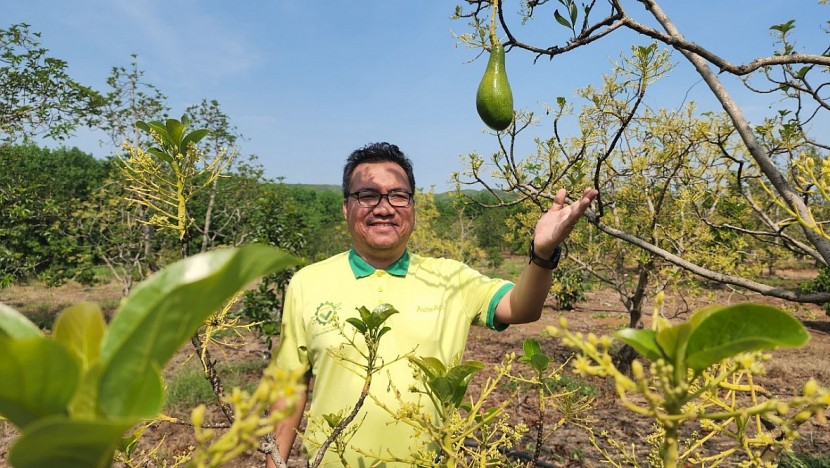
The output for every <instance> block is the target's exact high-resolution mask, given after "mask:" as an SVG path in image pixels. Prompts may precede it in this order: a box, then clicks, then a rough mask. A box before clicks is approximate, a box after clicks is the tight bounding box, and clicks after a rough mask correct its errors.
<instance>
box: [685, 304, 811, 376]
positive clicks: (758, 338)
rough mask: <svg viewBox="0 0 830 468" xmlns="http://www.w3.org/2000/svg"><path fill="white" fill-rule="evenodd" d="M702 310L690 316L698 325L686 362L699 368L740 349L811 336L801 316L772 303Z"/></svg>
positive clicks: (803, 340) (798, 342) (798, 341)
mask: <svg viewBox="0 0 830 468" xmlns="http://www.w3.org/2000/svg"><path fill="white" fill-rule="evenodd" d="M700 313H701V312H697V313H695V315H694V316H692V318H691V319H690V322H694V323H695V326H694V329H693V331H692V333H691V335H690V336H689V342H688V345H687V346H686V363H687V365H688V366H689V367H690V368H691V369H694V370H696V371H700V370H703V369H705V368H707V367H709V366H711V365H712V364H715V363H717V362H719V361H721V360H723V359H727V358H730V357H733V356H735V355H737V354H739V353H743V352H749V351H760V350H764V349H772V348H777V347H779V346H789V347H797V346H802V345H804V344H805V343H806V342H807V340H809V339H810V335H809V333H807V330H806V329H805V328H804V326H803V325H802V324H801V322H799V321H798V319H796V318H795V317H793V316H792V315H790V314H788V313H787V312H785V311H783V310H781V309H777V308H775V307H771V306H768V305H763V304H752V303H747V304H736V305H732V306H726V307H721V308H717V309H715V310H714V311H712V310H706V311H705V313H704V314H702V316H701V317H698V316H697V315H698V314H700Z"/></svg>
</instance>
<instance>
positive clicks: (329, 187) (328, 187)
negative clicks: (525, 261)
mask: <svg viewBox="0 0 830 468" xmlns="http://www.w3.org/2000/svg"><path fill="white" fill-rule="evenodd" d="M283 185H285V186H286V187H299V188H306V189H311V190H316V191H320V192H340V186H339V185H334V184H283ZM483 192H487V190H484V189H481V190H473V189H464V190H461V193H463V194H464V195H467V196H469V197H475V196H476V195H478V194H480V193H483ZM454 194H455V190H453V191H449V192H441V193H436V194H435V199H436V200H437V201H444V200H446V199H448V198H450V197H451V196H452V195H454ZM508 198H510V197H509V196H508Z"/></svg>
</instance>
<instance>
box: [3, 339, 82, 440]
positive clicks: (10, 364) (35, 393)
mask: <svg viewBox="0 0 830 468" xmlns="http://www.w3.org/2000/svg"><path fill="white" fill-rule="evenodd" d="M0 356H1V357H0V414H2V415H3V416H5V417H6V418H8V420H9V421H11V422H12V423H13V424H15V425H16V426H17V427H20V428H25V427H27V426H28V425H29V424H30V423H32V422H33V421H35V420H37V419H39V418H43V417H45V416H48V415H53V414H64V413H65V412H66V408H67V406H68V405H69V401H70V400H71V398H72V395H73V394H74V393H75V389H76V388H77V386H78V380H79V379H80V366H79V364H78V363H77V362H76V360H75V358H74V357H73V356H72V354H71V353H70V352H69V351H68V350H67V349H66V348H64V347H63V346H61V345H60V344H58V343H56V342H54V341H52V340H50V339H48V338H46V337H43V336H36V337H32V338H25V339H20V340H12V339H9V338H8V337H0Z"/></svg>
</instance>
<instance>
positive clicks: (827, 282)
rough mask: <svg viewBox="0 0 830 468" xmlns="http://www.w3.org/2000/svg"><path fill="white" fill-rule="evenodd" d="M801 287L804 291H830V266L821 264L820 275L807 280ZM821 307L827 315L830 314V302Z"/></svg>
mask: <svg viewBox="0 0 830 468" xmlns="http://www.w3.org/2000/svg"><path fill="white" fill-rule="evenodd" d="M801 288H802V290H803V291H804V292H826V291H830V268H828V267H826V266H820V267H819V269H818V275H817V276H816V277H815V279H813V280H812V281H808V282H805V283H804V284H803V285H802V286H801ZM821 307H822V308H823V309H824V312H825V313H826V314H827V315H830V302H825V303H824V304H822V306H821Z"/></svg>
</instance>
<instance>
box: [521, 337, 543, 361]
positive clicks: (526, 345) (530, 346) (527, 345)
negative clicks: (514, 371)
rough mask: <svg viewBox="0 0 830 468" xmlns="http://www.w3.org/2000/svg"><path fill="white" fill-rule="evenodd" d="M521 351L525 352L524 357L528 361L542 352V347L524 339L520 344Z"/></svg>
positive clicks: (537, 343) (530, 339) (534, 341)
mask: <svg viewBox="0 0 830 468" xmlns="http://www.w3.org/2000/svg"><path fill="white" fill-rule="evenodd" d="M522 349H523V350H524V352H525V357H527V358H528V359H530V358H532V357H533V356H535V355H537V354H539V353H541V352H542V347H541V346H540V345H539V342H538V341H536V340H534V339H533V338H526V339H525V340H524V342H523V343H522Z"/></svg>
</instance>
